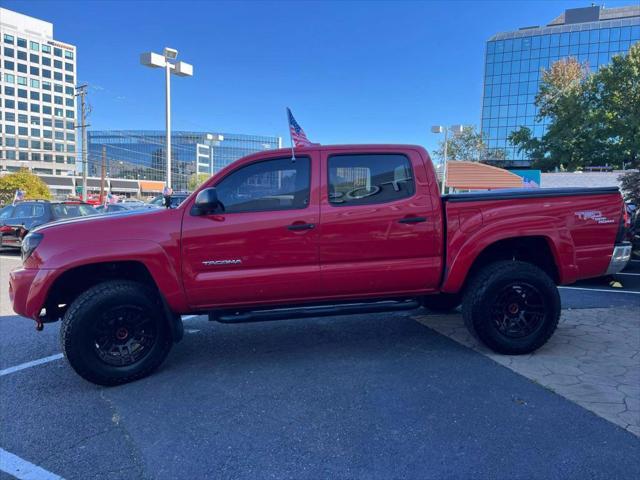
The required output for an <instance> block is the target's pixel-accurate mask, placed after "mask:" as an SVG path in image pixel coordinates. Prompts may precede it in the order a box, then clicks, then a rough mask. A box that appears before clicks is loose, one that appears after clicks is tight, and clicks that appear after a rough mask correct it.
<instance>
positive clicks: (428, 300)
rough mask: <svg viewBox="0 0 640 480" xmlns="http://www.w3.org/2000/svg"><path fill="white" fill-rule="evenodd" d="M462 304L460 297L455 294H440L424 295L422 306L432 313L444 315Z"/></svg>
mask: <svg viewBox="0 0 640 480" xmlns="http://www.w3.org/2000/svg"><path fill="white" fill-rule="evenodd" d="M461 303H462V296H461V295H459V294H457V293H440V294H438V295H425V296H424V297H423V298H422V305H423V306H424V307H425V308H427V309H428V310H431V311H432V312H438V313H446V312H451V311H452V310H455V309H456V308H458V307H459V306H460V304H461Z"/></svg>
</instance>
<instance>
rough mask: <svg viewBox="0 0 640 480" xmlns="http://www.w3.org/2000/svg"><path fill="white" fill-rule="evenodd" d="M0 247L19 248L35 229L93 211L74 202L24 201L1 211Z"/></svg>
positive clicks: (85, 204)
mask: <svg viewBox="0 0 640 480" xmlns="http://www.w3.org/2000/svg"><path fill="white" fill-rule="evenodd" d="M1 212H2V213H0V247H8V248H20V246H21V244H22V238H23V237H24V236H25V235H26V234H27V232H29V231H30V230H32V229H33V228H35V227H38V226H40V225H44V224H46V223H49V222H53V221H56V220H62V219H68V218H74V217H84V216H88V215H95V214H96V213H97V212H96V211H95V209H94V208H93V207H92V206H91V205H89V204H87V203H82V202H76V201H61V202H50V201H47V200H26V201H22V202H19V203H17V204H16V205H15V206H14V205H9V206H7V207H5V208H4V209H2V211H1Z"/></svg>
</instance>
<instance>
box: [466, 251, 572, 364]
mask: <svg viewBox="0 0 640 480" xmlns="http://www.w3.org/2000/svg"><path fill="white" fill-rule="evenodd" d="M462 314H463V317H464V321H465V324H466V326H467V328H468V329H469V331H470V332H471V333H472V334H473V335H474V336H476V337H477V338H479V339H480V340H481V341H482V342H483V343H484V344H485V345H487V346H488V347H489V348H490V349H491V350H493V351H495V352H498V353H504V354H509V355H520V354H525V353H531V352H533V351H534V350H537V349H538V348H540V347H541V346H542V345H544V344H545V343H546V342H547V340H549V338H550V337H551V335H552V334H553V332H554V331H555V330H556V327H557V326H558V321H559V320H560V295H559V293H558V288H557V287H556V285H555V283H554V282H553V280H551V278H549V276H548V275H547V274H546V273H545V272H544V271H542V270H541V269H539V268H538V267H536V266H534V265H531V264H529V263H525V262H518V261H501V262H496V263H493V264H490V265H488V266H486V267H484V269H483V270H481V271H480V272H478V274H476V275H475V276H474V278H472V279H471V281H470V283H469V285H468V287H467V288H466V293H465V295H464V299H463V303H462Z"/></svg>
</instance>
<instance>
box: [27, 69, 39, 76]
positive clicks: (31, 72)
mask: <svg viewBox="0 0 640 480" xmlns="http://www.w3.org/2000/svg"><path fill="white" fill-rule="evenodd" d="M29 73H30V74H31V75H38V76H39V75H40V69H39V68H38V67H29Z"/></svg>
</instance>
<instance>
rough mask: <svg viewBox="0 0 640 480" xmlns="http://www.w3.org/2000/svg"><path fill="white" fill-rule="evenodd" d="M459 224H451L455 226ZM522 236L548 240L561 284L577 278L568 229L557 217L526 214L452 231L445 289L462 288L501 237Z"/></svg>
mask: <svg viewBox="0 0 640 480" xmlns="http://www.w3.org/2000/svg"><path fill="white" fill-rule="evenodd" d="M456 227H457V225H452V228H456ZM522 237H542V238H544V239H545V240H546V241H547V244H548V245H549V249H550V250H551V253H552V254H553V259H554V262H555V265H556V267H557V269H558V275H559V280H560V283H561V284H566V283H573V282H574V281H575V280H576V279H577V276H578V266H577V264H576V256H575V254H576V248H575V245H574V242H573V238H572V237H571V233H570V231H569V229H568V228H567V227H566V226H565V225H564V224H563V223H562V222H561V221H560V219H558V218H556V217H547V216H527V217H526V218H524V219H522V220H521V221H519V222H518V221H517V220H514V219H513V218H506V219H501V220H498V221H496V220H493V221H491V222H490V223H489V224H486V225H483V226H481V227H480V228H478V229H477V230H475V231H474V232H473V233H468V232H467V233H465V232H463V231H462V230H460V229H458V228H456V229H455V230H454V231H452V232H449V239H450V240H449V247H448V249H447V262H446V265H447V267H446V272H445V278H444V281H443V284H442V291H443V292H446V293H457V292H459V291H460V289H461V288H462V286H463V285H464V282H465V281H466V278H467V274H468V272H469V271H470V270H471V267H472V266H473V263H474V262H475V261H476V259H477V258H478V256H479V255H480V254H481V253H482V252H483V251H484V250H485V249H486V248H487V247H489V246H491V245H492V244H494V243H496V242H498V241H500V240H508V239H512V238H522Z"/></svg>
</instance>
